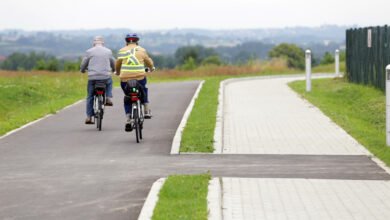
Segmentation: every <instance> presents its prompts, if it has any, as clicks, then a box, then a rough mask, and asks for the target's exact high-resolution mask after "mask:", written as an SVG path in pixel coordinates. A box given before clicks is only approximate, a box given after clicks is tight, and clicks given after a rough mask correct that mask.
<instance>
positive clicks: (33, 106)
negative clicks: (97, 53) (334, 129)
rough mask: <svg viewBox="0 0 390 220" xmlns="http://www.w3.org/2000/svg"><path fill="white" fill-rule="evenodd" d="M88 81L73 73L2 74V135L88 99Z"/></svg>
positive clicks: (0, 87) (0, 133)
mask: <svg viewBox="0 0 390 220" xmlns="http://www.w3.org/2000/svg"><path fill="white" fill-rule="evenodd" d="M85 88H86V78H85V77H84V76H82V75H81V74H71V73H61V74H53V73H40V74H31V73H12V72H1V73H0V94H1V96H0V135H2V134H5V133H6V132H8V131H10V130H13V129H15V128H18V127H20V126H22V125H24V124H26V123H28V122H31V121H33V120H35V119H38V118H41V117H42V116H45V115H47V114H50V113H55V112H56V111H57V110H59V109H61V108H63V107H65V106H67V105H70V104H72V103H74V102H76V101H78V100H80V99H82V98H84V97H85Z"/></svg>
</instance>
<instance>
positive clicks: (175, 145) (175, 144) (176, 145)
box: [171, 80, 205, 154]
mask: <svg viewBox="0 0 390 220" xmlns="http://www.w3.org/2000/svg"><path fill="white" fill-rule="evenodd" d="M204 82H205V81H204V80H203V81H201V82H200V83H199V86H198V88H197V89H196V91H195V93H194V96H193V97H192V99H191V102H190V104H189V105H188V107H187V109H186V111H185V113H184V115H183V118H182V119H181V122H180V124H179V127H178V128H177V130H176V133H175V137H174V138H173V141H172V146H171V154H180V143H181V136H182V135H183V131H184V127H185V126H186V124H187V121H188V118H189V117H190V114H191V112H192V109H193V108H194V105H195V100H196V99H197V98H198V96H199V93H200V90H201V89H202V87H203V84H204Z"/></svg>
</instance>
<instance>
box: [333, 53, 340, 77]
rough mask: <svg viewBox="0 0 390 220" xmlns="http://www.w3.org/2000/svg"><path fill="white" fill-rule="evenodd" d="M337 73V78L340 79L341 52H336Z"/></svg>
mask: <svg viewBox="0 0 390 220" xmlns="http://www.w3.org/2000/svg"><path fill="white" fill-rule="evenodd" d="M334 57H335V59H334V60H335V68H336V69H335V73H336V77H339V76H340V51H339V50H336V52H335V56H334Z"/></svg>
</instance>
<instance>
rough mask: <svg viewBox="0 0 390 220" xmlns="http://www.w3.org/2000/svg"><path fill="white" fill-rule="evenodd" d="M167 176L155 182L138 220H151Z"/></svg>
mask: <svg viewBox="0 0 390 220" xmlns="http://www.w3.org/2000/svg"><path fill="white" fill-rule="evenodd" d="M165 180H166V179H165V178H161V179H159V180H157V181H156V182H154V183H153V186H152V188H151V189H150V192H149V194H148V197H147V198H146V200H145V203H144V206H143V207H142V210H141V213H140V214H139V217H138V220H149V219H152V217H153V211H154V208H155V207H156V204H157V202H158V194H159V193H160V190H161V188H162V186H163V185H164V183H165Z"/></svg>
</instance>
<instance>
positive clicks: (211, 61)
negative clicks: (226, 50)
mask: <svg viewBox="0 0 390 220" xmlns="http://www.w3.org/2000/svg"><path fill="white" fill-rule="evenodd" d="M202 65H216V66H220V65H222V61H221V58H219V56H217V55H214V56H209V57H206V58H205V59H204V60H203V61H202Z"/></svg>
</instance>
